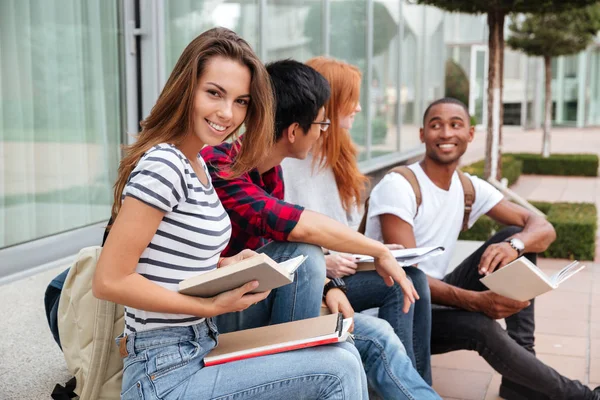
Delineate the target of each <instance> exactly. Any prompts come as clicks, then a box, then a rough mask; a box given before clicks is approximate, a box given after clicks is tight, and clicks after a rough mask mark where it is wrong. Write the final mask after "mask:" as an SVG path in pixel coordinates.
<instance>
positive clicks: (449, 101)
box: [423, 97, 470, 127]
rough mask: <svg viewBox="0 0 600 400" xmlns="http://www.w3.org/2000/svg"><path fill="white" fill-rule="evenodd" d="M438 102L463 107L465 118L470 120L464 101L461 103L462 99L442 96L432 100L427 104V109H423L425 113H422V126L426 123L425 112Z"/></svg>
mask: <svg viewBox="0 0 600 400" xmlns="http://www.w3.org/2000/svg"><path fill="white" fill-rule="evenodd" d="M438 104H456V105H457V106H461V107H462V108H463V110H465V113H466V114H467V118H468V119H469V121H470V115H469V109H468V108H467V106H466V105H465V103H463V102H462V101H460V100H458V99H455V98H454V97H444V98H441V99H439V100H436V101H434V102H433V103H431V104H430V105H429V107H427V109H426V110H425V113H424V114H423V127H425V123H426V122H425V121H426V120H427V114H428V113H429V110H431V108H432V107H433V106H437V105H438Z"/></svg>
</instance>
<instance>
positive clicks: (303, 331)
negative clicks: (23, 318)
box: [204, 313, 352, 367]
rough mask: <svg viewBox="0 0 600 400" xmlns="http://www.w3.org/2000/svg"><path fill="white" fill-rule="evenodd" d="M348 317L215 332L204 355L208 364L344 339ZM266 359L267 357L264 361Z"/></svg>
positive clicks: (330, 317)
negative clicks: (214, 340) (215, 338)
mask: <svg viewBox="0 0 600 400" xmlns="http://www.w3.org/2000/svg"><path fill="white" fill-rule="evenodd" d="M351 325H352V318H346V319H344V318H343V317H342V314H341V313H336V314H330V315H324V316H320V317H316V318H309V319H303V320H300V321H293V322H287V323H284V324H277V325H269V326H263V327H260V328H254V329H246V330H242V331H237V332H231V333H224V334H221V335H219V344H218V345H217V347H215V348H214V349H213V350H212V351H211V352H210V353H208V355H207V356H206V357H204V364H205V365H206V366H207V367H209V366H212V365H219V364H223V363H227V362H232V361H238V360H244V359H246V358H252V357H260V356H265V355H268V354H275V353H282V352H285V351H292V350H298V349H303V348H307V347H314V346H322V345H325V344H331V343H338V342H343V341H345V340H346V339H347V338H348V336H349V335H350V333H349V329H350V326H351ZM267 362H268V361H267Z"/></svg>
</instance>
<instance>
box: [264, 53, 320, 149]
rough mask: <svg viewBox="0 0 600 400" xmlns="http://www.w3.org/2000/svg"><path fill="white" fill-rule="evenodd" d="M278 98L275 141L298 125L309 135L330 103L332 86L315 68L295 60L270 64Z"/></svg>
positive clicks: (269, 68)
mask: <svg viewBox="0 0 600 400" xmlns="http://www.w3.org/2000/svg"><path fill="white" fill-rule="evenodd" d="M266 67H267V72H268V73H269V76H270V77H271V85H272V87H273V95H274V98H275V141H277V140H279V139H280V138H281V135H282V133H283V130H284V129H285V128H287V127H288V126H290V125H291V124H293V123H294V122H297V123H298V124H299V125H300V127H301V128H302V129H303V130H304V131H305V132H306V131H308V129H309V128H310V125H311V123H312V122H313V121H314V120H315V118H317V115H318V114H319V110H320V109H321V107H323V106H324V105H325V103H326V102H327V101H328V100H329V96H330V95H331V89H330V88H329V83H328V82H327V80H326V79H325V77H323V75H321V74H320V73H318V72H317V71H316V70H315V69H313V68H311V67H309V66H308V65H306V64H303V63H301V62H298V61H295V60H290V59H287V60H281V61H275V62H272V63H269V64H267V66H266Z"/></svg>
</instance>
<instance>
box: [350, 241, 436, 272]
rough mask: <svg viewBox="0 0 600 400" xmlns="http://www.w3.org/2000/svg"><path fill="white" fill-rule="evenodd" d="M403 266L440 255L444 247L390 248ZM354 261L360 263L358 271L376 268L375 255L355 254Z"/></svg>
mask: <svg viewBox="0 0 600 400" xmlns="http://www.w3.org/2000/svg"><path fill="white" fill-rule="evenodd" d="M390 251H391V252H392V254H393V255H394V257H395V258H396V261H398V264H400V266H401V267H405V266H407V265H415V264H418V263H420V262H421V261H424V260H426V259H428V258H431V257H436V256H439V255H440V254H442V253H443V252H444V248H443V247H441V246H438V247H416V248H412V249H399V250H390ZM352 257H353V258H354V262H355V263H356V264H357V265H358V268H357V269H356V270H357V271H370V270H373V269H375V264H374V262H373V261H374V260H373V257H371V256H365V255H362V254H353V255H352Z"/></svg>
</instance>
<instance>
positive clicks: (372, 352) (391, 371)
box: [354, 313, 440, 400]
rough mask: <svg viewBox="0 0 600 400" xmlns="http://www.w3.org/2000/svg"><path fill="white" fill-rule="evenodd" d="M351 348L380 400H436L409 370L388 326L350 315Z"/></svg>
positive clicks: (408, 365)
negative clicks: (361, 363)
mask: <svg viewBox="0 0 600 400" xmlns="http://www.w3.org/2000/svg"><path fill="white" fill-rule="evenodd" d="M354 344H355V345H356V348H357V349H358V352H359V353H360V356H361V357H362V361H363V364H364V368H365V372H366V374H367V379H368V382H369V385H371V387H372V388H373V389H374V390H375V391H376V392H377V394H379V396H381V397H382V398H384V399H395V400H430V399H436V400H440V396H438V394H437V393H436V392H435V391H434V390H433V389H432V388H431V386H430V385H429V384H428V383H427V382H425V381H424V380H423V378H421V376H420V375H419V374H418V372H417V371H416V370H415V369H414V368H413V365H412V363H411V360H410V358H409V357H408V356H407V354H406V350H405V349H404V346H403V345H402V342H401V341H400V339H399V338H398V336H397V335H396V333H395V332H394V329H392V327H391V326H390V324H389V323H387V322H386V321H384V320H383V319H380V318H376V317H370V316H368V315H364V314H358V313H357V314H354Z"/></svg>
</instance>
